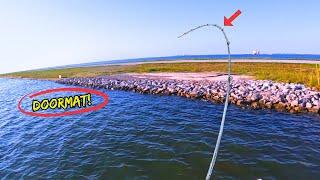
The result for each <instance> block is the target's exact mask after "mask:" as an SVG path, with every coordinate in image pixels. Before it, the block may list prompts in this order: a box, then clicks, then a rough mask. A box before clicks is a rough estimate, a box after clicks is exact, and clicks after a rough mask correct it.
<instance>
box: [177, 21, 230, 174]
mask: <svg viewBox="0 0 320 180" xmlns="http://www.w3.org/2000/svg"><path fill="white" fill-rule="evenodd" d="M203 27H215V28H218V29H219V30H220V31H221V32H222V34H223V36H224V38H225V41H226V43H227V49H228V80H227V81H228V83H227V93H226V99H225V103H224V109H223V114H222V120H221V124H220V130H219V135H218V139H217V142H216V146H215V149H214V152H213V155H212V159H211V162H210V166H209V169H208V172H207V176H206V180H209V179H210V177H211V175H212V171H213V168H214V165H215V163H216V160H217V156H218V151H219V146H220V142H221V138H222V133H223V128H224V122H225V119H226V115H227V109H228V104H229V96H230V89H231V81H232V76H231V55H230V41H229V39H228V37H227V35H226V32H225V31H224V29H223V28H222V27H220V26H219V25H216V24H204V25H201V26H198V27H195V28H193V29H190V30H189V31H187V32H185V33H183V34H182V35H180V36H179V37H178V38H181V37H183V36H186V35H187V34H189V33H191V32H193V31H195V30H198V29H201V28H203Z"/></svg>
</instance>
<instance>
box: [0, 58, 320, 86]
mask: <svg viewBox="0 0 320 180" xmlns="http://www.w3.org/2000/svg"><path fill="white" fill-rule="evenodd" d="M212 71H215V72H226V71H227V64H226V63H214V62H210V63H209V62H197V63H195V62H190V63H184V62H179V63H151V64H136V65H121V66H120V65H113V66H97V67H81V68H66V69H51V70H34V71H24V72H16V73H9V74H3V75H0V76H2V77H20V78H38V79H56V78H58V76H59V75H62V77H92V76H101V75H111V74H118V73H130V72H135V73H143V72H212ZM232 71H233V73H235V74H242V75H251V76H254V77H255V78H257V79H268V80H274V81H280V82H294V83H302V84H305V85H307V86H310V87H316V88H317V89H320V84H319V83H320V82H319V74H320V68H319V66H316V65H315V64H290V63H287V64H286V63H233V66H232Z"/></svg>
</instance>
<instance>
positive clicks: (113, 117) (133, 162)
mask: <svg viewBox="0 0 320 180" xmlns="http://www.w3.org/2000/svg"><path fill="white" fill-rule="evenodd" d="M63 86H64V85H60V84H56V83H53V82H49V81H34V80H13V79H0V177H1V178H4V179H16V178H21V177H22V178H26V179H34V178H78V177H79V178H89V179H96V178H104V179H204V177H205V175H206V172H207V168H208V165H209V163H210V159H211V156H212V151H213V149H214V144H215V141H216V138H217V135H218V130H219V125H220V119H221V113H222V108H223V105H222V104H212V103H208V102H203V101H199V100H190V99H185V98H181V97H175V96H155V95H141V94H137V93H132V92H123V91H105V90H103V91H105V92H106V93H107V94H108V95H109V104H108V105H107V106H106V107H104V108H103V109H102V110H100V111H96V112H91V113H87V114H82V115H75V116H67V117H62V118H39V117H31V116H26V115H23V114H21V113H20V112H19V111H18V109H17V103H18V100H19V99H20V98H21V97H22V96H23V95H25V94H28V93H31V92H34V91H39V90H44V89H49V88H55V87H63ZM215 173H216V176H215V177H218V178H243V179H256V178H264V179H273V178H280V179H318V178H319V177H320V117H319V116H317V115H312V114H298V115H294V114H287V113H279V112H274V111H270V110H245V109H240V108H238V107H235V106H232V105H231V106H230V108H229V111H228V116H227V121H226V124H225V131H224V135H223V138H222V144H221V147H220V152H219V156H218V162H217V164H216V171H215Z"/></svg>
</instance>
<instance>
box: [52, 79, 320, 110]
mask: <svg viewBox="0 0 320 180" xmlns="http://www.w3.org/2000/svg"><path fill="white" fill-rule="evenodd" d="M57 82H58V83H62V84H68V85H76V86H85V87H90V88H103V89H109V90H125V91H134V92H138V93H148V94H161V95H177V96H183V97H186V98H192V99H202V100H206V101H212V102H216V103H221V102H223V101H224V99H225V95H226V85H227V84H226V81H188V80H172V79H170V80H168V79H148V78H135V77H131V76H128V75H118V76H103V77H92V78H62V79H59V80H57ZM230 102H231V103H233V104H236V105H238V106H241V107H251V108H252V109H261V108H268V109H276V110H278V111H287V112H291V113H300V112H313V113H320V111H319V109H320V92H317V91H314V90H312V89H310V88H308V87H305V86H304V85H302V84H293V83H278V82H273V81H269V80H235V81H232V89H231V94H230Z"/></svg>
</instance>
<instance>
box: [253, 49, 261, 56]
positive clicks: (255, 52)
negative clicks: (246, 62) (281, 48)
mask: <svg viewBox="0 0 320 180" xmlns="http://www.w3.org/2000/svg"><path fill="white" fill-rule="evenodd" d="M252 54H253V55H259V54H260V50H258V49H256V50H253V51H252Z"/></svg>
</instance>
